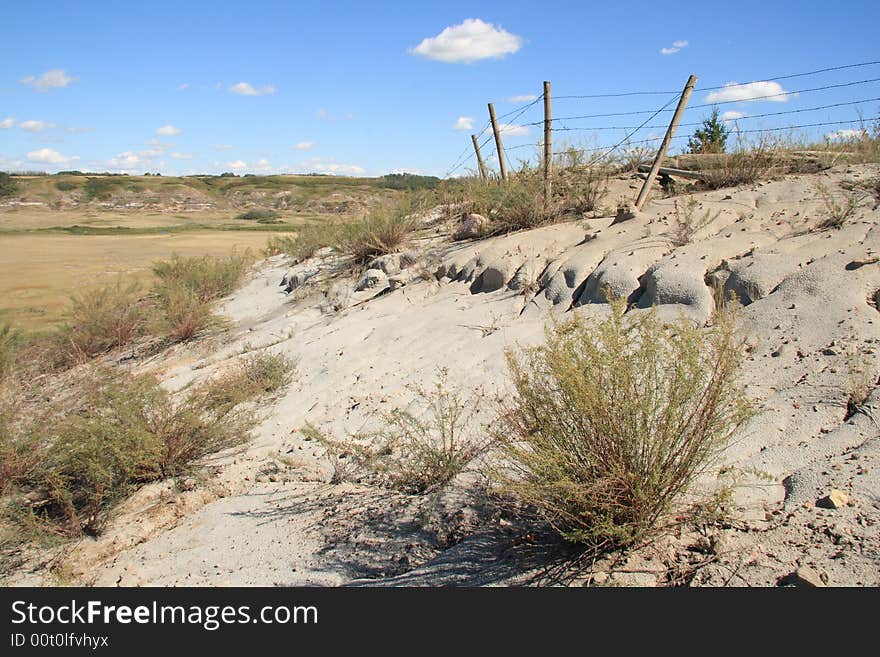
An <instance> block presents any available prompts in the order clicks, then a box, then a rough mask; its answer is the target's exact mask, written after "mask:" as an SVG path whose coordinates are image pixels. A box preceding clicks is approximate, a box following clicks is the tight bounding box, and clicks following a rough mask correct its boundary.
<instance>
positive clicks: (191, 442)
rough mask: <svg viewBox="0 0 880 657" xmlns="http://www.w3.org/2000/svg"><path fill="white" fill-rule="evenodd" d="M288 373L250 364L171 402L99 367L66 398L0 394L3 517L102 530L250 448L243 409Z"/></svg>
mask: <svg viewBox="0 0 880 657" xmlns="http://www.w3.org/2000/svg"><path fill="white" fill-rule="evenodd" d="M291 368H292V366H291V364H290V363H289V362H288V361H287V360H286V359H285V358H284V357H282V356H268V355H266V356H254V357H251V358H249V359H245V360H243V361H242V362H241V363H240V364H239V365H238V366H237V368H236V369H235V370H234V372H233V373H231V374H228V375H224V376H221V377H220V378H219V379H216V380H212V381H209V382H208V383H206V384H204V385H202V386H198V387H196V388H194V389H193V390H191V391H189V392H188V393H186V394H182V395H178V396H176V397H175V396H173V395H172V394H171V393H169V392H168V391H166V390H165V389H163V388H162V387H161V386H160V385H159V383H158V381H157V380H156V379H155V377H153V376H150V375H137V376H133V375H130V374H128V375H125V374H123V373H119V372H115V371H111V370H104V369H88V370H85V371H84V372H80V373H79V374H76V375H72V376H71V378H70V380H69V381H68V383H67V385H66V386H65V392H66V395H65V399H63V400H58V399H53V401H52V402H51V403H48V404H44V403H42V401H40V402H31V403H30V407H29V406H28V404H27V403H26V401H25V400H24V398H23V397H22V396H21V395H19V396H18V397H15V395H12V394H11V393H10V392H9V390H7V389H3V390H0V492H3V493H10V492H17V493H18V494H17V495H14V496H13V497H12V498H10V499H12V500H17V501H16V502H13V503H12V506H11V507H9V509H7V510H9V511H13V512H14V513H13V514H12V515H11V516H10V517H11V518H14V519H15V520H16V521H17V522H18V521H21V522H24V521H25V520H27V519H28V518H30V519H31V520H34V519H36V520H38V522H37V523H36V524H39V525H41V526H43V527H45V528H49V529H50V531H53V532H55V533H60V534H64V535H68V536H75V535H78V534H80V533H82V532H86V533H92V534H94V533H97V532H99V531H100V530H101V528H102V527H103V525H104V523H105V522H106V519H107V516H108V512H109V511H110V510H111V509H112V508H113V506H114V505H115V504H116V503H118V502H119V501H121V500H122V499H124V498H125V497H126V496H128V495H129V494H130V493H131V492H132V491H134V490H135V489H137V488H138V487H140V486H141V485H143V484H144V483H146V482H150V481H155V480H157V479H161V478H164V477H171V476H177V475H180V474H183V473H186V472H188V471H190V470H192V469H193V467H195V465H196V464H197V463H198V462H199V460H200V459H203V458H204V457H206V456H208V455H210V454H213V453H215V452H218V451H220V450H223V449H226V448H229V447H235V446H237V445H239V444H241V443H242V442H243V441H245V440H247V438H248V436H249V431H250V429H251V428H252V426H253V425H254V423H255V421H256V415H255V414H254V413H253V412H252V411H250V410H248V409H247V408H245V407H244V406H243V404H244V403H245V402H248V401H251V400H253V399H256V398H258V397H260V396H263V395H266V394H268V393H270V392H274V391H276V390H278V389H279V388H280V387H282V386H284V385H286V384H287V383H288V382H289V380H290V372H291ZM221 381H222V382H223V384H222V385H218V382H221ZM236 382H238V383H239V384H241V385H240V386H238V387H237V388H236V389H235V390H234V392H230V388H231V387H233V386H234V385H235V383H236ZM40 399H41V398H40Z"/></svg>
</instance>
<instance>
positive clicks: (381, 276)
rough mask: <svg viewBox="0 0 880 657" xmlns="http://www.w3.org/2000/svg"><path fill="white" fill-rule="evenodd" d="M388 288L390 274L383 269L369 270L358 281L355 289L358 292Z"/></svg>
mask: <svg viewBox="0 0 880 657" xmlns="http://www.w3.org/2000/svg"><path fill="white" fill-rule="evenodd" d="M377 287H378V288H383V287H388V274H386V273H385V272H384V271H382V270H381V269H368V270H367V271H365V272H364V274H363V276H361V277H360V280H358V282H357V285H355V286H354V289H355V290H356V291H358V292H363V291H364V290H370V289H373V288H377Z"/></svg>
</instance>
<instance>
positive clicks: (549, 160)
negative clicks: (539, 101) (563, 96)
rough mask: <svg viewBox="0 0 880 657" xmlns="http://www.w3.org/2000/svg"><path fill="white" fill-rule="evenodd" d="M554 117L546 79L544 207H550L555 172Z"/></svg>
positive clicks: (548, 84)
mask: <svg viewBox="0 0 880 657" xmlns="http://www.w3.org/2000/svg"><path fill="white" fill-rule="evenodd" d="M552 135H553V118H552V115H551V111H550V82H548V81H547V80H545V81H544V209H545V210H546V209H547V208H549V207H550V194H551V192H552V190H551V188H550V185H551V182H550V176H551V174H552V173H553V138H552Z"/></svg>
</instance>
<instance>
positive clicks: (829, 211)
mask: <svg viewBox="0 0 880 657" xmlns="http://www.w3.org/2000/svg"><path fill="white" fill-rule="evenodd" d="M816 190H817V191H818V192H819V196H820V197H821V198H822V202H823V203H824V204H825V212H826V217H825V218H824V219H822V220H821V221H820V222H818V223H817V224H816V229H817V230H828V229H830V228H834V229H837V230H840V229H841V228H843V226H844V225H845V224H846V222H847V221H849V220H850V219H851V218H852V217H853V215H855V213H856V211H857V210H858V209H859V208H860V207H861V206H862V204H863V203H864V201H866V200H867V199H868V198H869V197H870V194H869V193H868V192H866V191H864V190H863V189H860V188H858V187H855V186H851V187H850V189H845V190H843V193H842V194H841V195H840V196H839V197H835V195H834V194H833V193H832V192H831V190H829V189H828V188H827V187H826V186H825V185H823V184H821V183H818V184H817V185H816Z"/></svg>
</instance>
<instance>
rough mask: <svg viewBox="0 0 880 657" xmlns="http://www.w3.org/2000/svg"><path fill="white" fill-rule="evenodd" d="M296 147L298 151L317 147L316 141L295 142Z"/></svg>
mask: <svg viewBox="0 0 880 657" xmlns="http://www.w3.org/2000/svg"><path fill="white" fill-rule="evenodd" d="M293 147H294V149H296V150H298V151H308V150H311V149H313V148H314V147H315V142H313V141H301V142H299V143H298V144H294V146H293Z"/></svg>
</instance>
